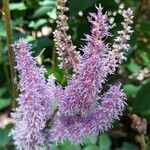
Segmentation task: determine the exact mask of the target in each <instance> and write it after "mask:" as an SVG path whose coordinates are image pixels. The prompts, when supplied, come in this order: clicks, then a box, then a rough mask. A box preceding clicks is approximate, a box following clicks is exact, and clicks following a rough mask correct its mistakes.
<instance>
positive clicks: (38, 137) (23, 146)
mask: <svg viewBox="0 0 150 150" xmlns="http://www.w3.org/2000/svg"><path fill="white" fill-rule="evenodd" d="M13 48H14V51H15V56H16V62H17V66H16V69H17V70H18V72H19V77H20V82H19V89H20V95H19V98H18V108H17V109H16V112H15V113H13V114H12V117H13V118H14V120H15V127H14V129H13V131H12V137H13V139H14V142H15V144H16V146H17V148H18V149H19V150H39V147H40V146H41V145H43V144H44V142H45V135H44V132H43V129H44V127H45V124H46V121H47V120H48V119H49V118H50V115H51V102H50V98H51V95H52V93H51V91H49V90H48V86H47V85H46V83H45V77H44V69H43V68H39V67H37V66H36V63H35V61H34V60H33V58H32V56H31V52H30V49H31V45H29V44H28V43H27V42H26V41H25V40H24V39H20V40H19V42H17V43H15V44H14V45H13Z"/></svg>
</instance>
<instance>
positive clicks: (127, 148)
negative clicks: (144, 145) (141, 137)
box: [120, 142, 139, 150]
mask: <svg viewBox="0 0 150 150" xmlns="http://www.w3.org/2000/svg"><path fill="white" fill-rule="evenodd" d="M120 150H139V148H138V147H137V146H136V145H133V144H130V143H127V142H124V143H123V146H122V148H121V149H120Z"/></svg>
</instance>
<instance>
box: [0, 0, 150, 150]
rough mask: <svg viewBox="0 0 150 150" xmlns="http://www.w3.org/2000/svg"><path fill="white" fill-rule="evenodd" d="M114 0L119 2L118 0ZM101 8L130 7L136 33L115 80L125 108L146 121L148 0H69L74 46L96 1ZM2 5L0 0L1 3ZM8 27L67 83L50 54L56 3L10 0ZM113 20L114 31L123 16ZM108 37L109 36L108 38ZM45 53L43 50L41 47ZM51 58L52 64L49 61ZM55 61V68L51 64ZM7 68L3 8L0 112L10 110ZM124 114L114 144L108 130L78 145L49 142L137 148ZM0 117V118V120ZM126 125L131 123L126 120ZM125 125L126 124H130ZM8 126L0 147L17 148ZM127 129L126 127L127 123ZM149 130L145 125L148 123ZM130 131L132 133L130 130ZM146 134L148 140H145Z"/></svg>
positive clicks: (93, 149) (63, 147)
mask: <svg viewBox="0 0 150 150" xmlns="http://www.w3.org/2000/svg"><path fill="white" fill-rule="evenodd" d="M116 1H117V0H116ZM99 3H101V5H102V6H103V7H104V11H105V10H107V11H112V12H114V11H118V7H119V5H120V4H121V3H124V5H125V7H126V8H128V7H131V8H132V9H133V11H134V26H133V29H134V33H133V34H132V37H131V40H130V45H131V48H130V49H129V51H128V53H127V54H126V55H127V61H126V62H124V63H123V64H122V65H121V66H120V68H119V69H118V70H117V72H116V76H113V77H110V79H111V78H113V79H114V78H116V79H117V80H120V81H121V82H123V87H124V90H125V92H126V94H127V103H128V106H127V112H130V113H136V114H138V115H139V116H141V117H145V118H146V119H147V120H148V123H150V14H149V8H150V1H149V0H147V1H144V0H124V1H123V0H119V3H116V2H115V1H114V0H111V1H110V0H70V3H69V4H68V6H69V8H70V11H69V14H68V15H69V17H70V20H69V26H70V33H71V35H72V38H73V41H74V43H75V44H76V45H77V47H78V49H79V48H80V47H81V46H82V45H84V41H83V40H80V39H82V38H84V33H89V29H90V28H89V23H87V15H88V13H89V12H92V11H95V5H98V4H99ZM0 8H2V1H0ZM10 10H11V18H12V20H11V27H12V31H13V41H16V40H18V39H19V38H20V37H24V38H26V39H27V40H28V41H29V42H31V43H32V44H33V52H34V54H33V55H34V56H38V55H39V54H40V56H39V57H36V58H37V61H38V63H39V64H43V65H45V67H46V68H47V71H48V72H47V75H48V74H50V73H53V74H55V76H56V77H57V79H58V81H59V82H60V83H62V84H65V81H64V79H63V74H62V72H61V70H59V69H58V67H57V60H56V59H54V58H53V53H54V50H55V49H54V43H53V34H52V31H54V29H55V27H56V22H55V21H56V1H55V0H10ZM114 17H115V22H116V24H117V26H116V27H115V28H114V29H113V30H112V33H113V34H114V35H116V34H117V31H118V30H119V29H120V28H121V26H120V22H121V21H122V18H121V17H120V16H119V15H117V16H114ZM110 40H111V39H110ZM42 50H43V53H42V54H41V51H42ZM53 59H54V60H55V63H53V62H52V60H53ZM53 65H54V68H53V67H52V66H53ZM9 91H10V70H9V63H8V55H7V47H6V31H5V20H4V16H3V11H2V9H1V13H0V116H1V115H2V114H8V112H10V109H11V98H10V92H9ZM124 118H125V117H122V119H121V122H120V123H116V124H115V125H114V126H115V128H114V129H112V133H113V130H114V132H115V131H116V132H117V131H118V132H119V131H120V130H121V133H120V134H123V133H122V132H123V131H124V132H126V136H125V137H124V138H118V139H117V142H116V141H115V140H116V139H115V137H114V136H113V135H112V133H111V132H110V133H108V134H103V135H101V136H100V137H99V136H98V137H92V138H91V140H89V139H85V141H84V142H83V143H82V144H80V145H71V144H70V143H69V142H67V141H66V142H65V143H63V144H58V145H53V146H52V150H80V149H84V150H99V149H100V150H110V149H115V150H138V149H139V145H138V144H137V143H136V140H135V139H134V138H128V136H130V134H129V133H128V132H130V130H127V129H124V126H126V123H125V121H124ZM1 122H2V119H1V117H0V123H1ZM127 123H128V124H129V125H130V123H129V122H127ZM129 125H128V126H129ZM11 127H12V126H11V125H10V124H8V125H6V126H5V127H4V128H0V150H1V149H2V150H3V149H4V150H6V149H9V150H12V149H15V148H14V147H13V146H12V142H11V139H10V137H8V133H9V131H10V128H11ZM126 128H127V127H126ZM148 131H149V127H148ZM133 134H134V133H133ZM149 138H150V137H149V135H148V134H147V136H146V140H147V141H149Z"/></svg>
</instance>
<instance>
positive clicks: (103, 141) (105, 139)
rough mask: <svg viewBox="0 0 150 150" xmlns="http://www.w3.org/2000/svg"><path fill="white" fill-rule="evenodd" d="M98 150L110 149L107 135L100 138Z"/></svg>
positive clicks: (109, 140)
mask: <svg viewBox="0 0 150 150" xmlns="http://www.w3.org/2000/svg"><path fill="white" fill-rule="evenodd" d="M99 145H100V150H110V148H111V139H110V137H109V136H108V135H107V134H102V135H101V136H100V142H99Z"/></svg>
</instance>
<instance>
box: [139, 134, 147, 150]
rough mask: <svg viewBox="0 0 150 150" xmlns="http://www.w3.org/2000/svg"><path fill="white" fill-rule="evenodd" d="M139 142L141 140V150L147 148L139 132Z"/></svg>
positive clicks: (142, 135)
mask: <svg viewBox="0 0 150 150" xmlns="http://www.w3.org/2000/svg"><path fill="white" fill-rule="evenodd" d="M140 142H141V150H147V144H146V142H145V137H144V134H141V136H140Z"/></svg>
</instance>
